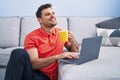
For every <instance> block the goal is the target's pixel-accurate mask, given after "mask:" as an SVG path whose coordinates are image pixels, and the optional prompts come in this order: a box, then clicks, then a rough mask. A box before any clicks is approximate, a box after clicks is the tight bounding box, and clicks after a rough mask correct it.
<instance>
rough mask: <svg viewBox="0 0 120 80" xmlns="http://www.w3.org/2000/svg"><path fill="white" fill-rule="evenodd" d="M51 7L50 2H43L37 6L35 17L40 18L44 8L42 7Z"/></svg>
mask: <svg viewBox="0 0 120 80" xmlns="http://www.w3.org/2000/svg"><path fill="white" fill-rule="evenodd" d="M51 7H52V5H51V4H43V5H41V6H40V7H39V8H38V10H37V12H36V17H37V18H41V15H42V13H41V12H42V10H44V9H46V8H51Z"/></svg>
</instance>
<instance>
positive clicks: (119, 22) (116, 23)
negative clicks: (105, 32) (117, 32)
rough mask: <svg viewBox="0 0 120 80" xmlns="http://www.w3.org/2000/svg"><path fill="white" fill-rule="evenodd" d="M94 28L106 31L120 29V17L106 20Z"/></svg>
mask: <svg viewBox="0 0 120 80" xmlns="http://www.w3.org/2000/svg"><path fill="white" fill-rule="evenodd" d="M96 26H97V27H98V28H106V29H120V17H115V18H112V19H108V20H105V21H102V22H100V23H97V24H96Z"/></svg>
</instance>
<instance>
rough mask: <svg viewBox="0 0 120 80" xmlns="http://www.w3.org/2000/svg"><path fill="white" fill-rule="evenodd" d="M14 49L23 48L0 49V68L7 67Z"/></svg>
mask: <svg viewBox="0 0 120 80" xmlns="http://www.w3.org/2000/svg"><path fill="white" fill-rule="evenodd" d="M16 48H23V47H11V48H6V49H2V48H0V66H1V67H2V66H3V67H5V66H6V65H7V63H8V61H9V58H10V54H11V52H12V50H14V49H16Z"/></svg>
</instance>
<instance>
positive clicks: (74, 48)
mask: <svg viewBox="0 0 120 80" xmlns="http://www.w3.org/2000/svg"><path fill="white" fill-rule="evenodd" d="M70 51H71V52H79V45H78V43H77V41H76V40H74V41H73V42H72V43H71V46H70Z"/></svg>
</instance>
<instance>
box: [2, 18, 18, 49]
mask: <svg viewBox="0 0 120 80" xmlns="http://www.w3.org/2000/svg"><path fill="white" fill-rule="evenodd" d="M19 30H20V18H19V17H0V48H7V47H14V46H18V44H19Z"/></svg>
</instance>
